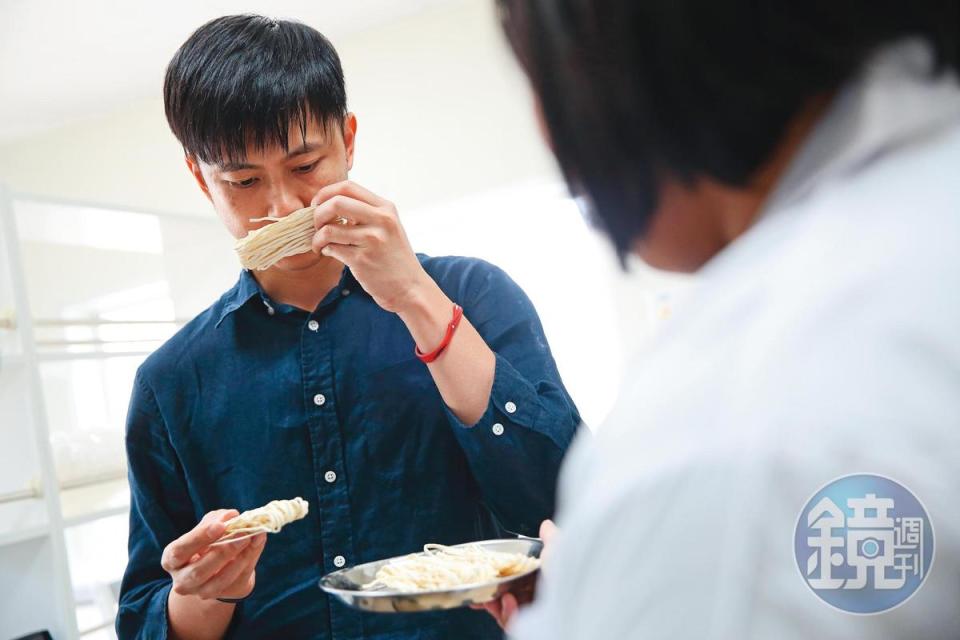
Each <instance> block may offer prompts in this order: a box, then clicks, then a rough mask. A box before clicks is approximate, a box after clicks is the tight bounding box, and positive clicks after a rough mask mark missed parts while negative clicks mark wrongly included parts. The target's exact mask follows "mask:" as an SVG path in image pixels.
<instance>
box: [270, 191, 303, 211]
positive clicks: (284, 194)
mask: <svg viewBox="0 0 960 640" xmlns="http://www.w3.org/2000/svg"><path fill="white" fill-rule="evenodd" d="M305 206H307V201H305V200H304V199H303V198H302V197H301V196H300V195H299V194H298V193H296V192H295V191H293V190H291V189H286V188H283V187H278V188H276V189H274V192H273V193H272V194H271V197H270V212H269V213H268V215H269V216H270V217H271V218H283V217H284V216H287V215H290V214H291V213H293V212H294V211H296V210H297V209H303V208H304V207H305Z"/></svg>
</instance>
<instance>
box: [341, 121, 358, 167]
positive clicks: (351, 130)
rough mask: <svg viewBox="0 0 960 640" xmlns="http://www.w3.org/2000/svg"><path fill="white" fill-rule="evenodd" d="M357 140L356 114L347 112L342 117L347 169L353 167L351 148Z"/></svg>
mask: <svg viewBox="0 0 960 640" xmlns="http://www.w3.org/2000/svg"><path fill="white" fill-rule="evenodd" d="M356 140H357V116H356V115H355V114H353V113H348V114H347V115H346V116H344V118H343V148H344V149H345V150H346V153H347V171H349V170H350V169H353V149H354V143H355V142H356Z"/></svg>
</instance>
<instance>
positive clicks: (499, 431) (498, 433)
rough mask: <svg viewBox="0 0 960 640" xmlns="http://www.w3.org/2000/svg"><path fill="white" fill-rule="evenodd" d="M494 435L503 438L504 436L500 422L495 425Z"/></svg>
mask: <svg viewBox="0 0 960 640" xmlns="http://www.w3.org/2000/svg"><path fill="white" fill-rule="evenodd" d="M493 435H495V436H502V435H503V425H502V424H500V423H499V422H498V423H497V424H495V425H493Z"/></svg>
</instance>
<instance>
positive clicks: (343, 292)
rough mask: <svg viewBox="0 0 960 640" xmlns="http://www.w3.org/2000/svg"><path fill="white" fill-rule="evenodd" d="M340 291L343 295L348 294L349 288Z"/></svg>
mask: <svg viewBox="0 0 960 640" xmlns="http://www.w3.org/2000/svg"><path fill="white" fill-rule="evenodd" d="M340 293H342V294H343V295H345V296H348V295H350V289H344V290H343V291H341V292H340Z"/></svg>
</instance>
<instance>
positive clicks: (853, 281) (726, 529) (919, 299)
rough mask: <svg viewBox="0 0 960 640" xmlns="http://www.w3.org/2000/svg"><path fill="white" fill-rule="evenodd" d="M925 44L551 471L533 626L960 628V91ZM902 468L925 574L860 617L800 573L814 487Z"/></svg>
mask: <svg viewBox="0 0 960 640" xmlns="http://www.w3.org/2000/svg"><path fill="white" fill-rule="evenodd" d="M929 59H930V56H929V52H928V50H927V48H926V47H925V46H924V45H922V44H921V43H919V42H909V43H903V44H900V45H898V46H895V47H890V48H888V49H887V50H885V51H883V52H882V53H881V54H880V55H878V56H876V57H875V58H874V59H873V60H872V62H871V64H870V65H868V66H867V68H866V69H865V71H864V72H863V73H862V74H861V76H860V77H859V78H858V79H857V80H856V81H855V82H852V83H850V85H849V86H847V87H846V88H845V89H844V90H843V91H842V92H841V93H840V94H838V96H837V98H836V99H835V100H834V102H833V104H832V105H831V107H830V108H829V110H828V113H827V114H826V115H825V117H824V118H823V119H822V120H821V122H820V123H819V124H818V125H817V126H816V128H815V130H814V132H813V134H812V135H811V136H810V138H809V139H808V141H807V142H806V143H805V144H804V146H803V147H802V149H801V151H800V153H799V154H798V156H797V157H796V158H795V160H794V161H793V162H792V164H791V167H790V169H789V170H788V172H787V174H786V176H785V177H784V179H783V180H782V181H781V182H780V185H779V187H778V189H777V190H776V192H775V194H774V196H773V197H772V198H771V203H770V204H769V205H768V207H767V208H766V209H765V211H764V213H763V215H762V216H761V217H760V219H759V220H758V221H757V223H756V224H755V225H754V226H753V227H752V228H751V229H750V230H749V231H748V232H747V233H745V234H744V235H743V236H742V237H741V238H739V239H737V240H736V241H735V242H734V243H733V244H732V245H731V246H730V247H728V248H727V249H725V250H724V251H723V252H722V253H721V254H720V255H719V256H717V257H716V258H714V259H713V260H712V261H711V262H710V263H709V264H708V265H707V266H706V267H705V268H704V269H703V270H702V272H701V274H700V276H699V277H698V282H697V284H696V285H695V287H694V290H693V291H692V292H690V294H689V295H688V296H687V297H686V298H685V299H684V301H683V302H682V303H681V308H680V309H679V310H678V312H677V313H676V314H675V316H674V318H673V319H672V320H671V321H669V325H668V326H667V327H666V328H665V330H664V332H663V333H662V334H661V335H660V336H659V337H658V338H657V339H656V340H655V341H654V342H655V343H654V344H652V345H651V346H650V347H649V348H648V349H647V350H646V351H645V352H644V353H642V354H640V355H639V357H638V358H637V360H636V363H635V365H634V366H633V367H632V368H631V372H630V374H629V375H628V382H627V383H626V384H625V386H624V389H623V391H622V393H621V397H620V400H619V402H618V404H617V406H616V408H615V409H614V411H613V413H612V415H611V417H610V418H609V420H608V422H607V423H606V424H605V425H603V426H602V427H601V428H600V429H598V432H597V434H596V436H595V437H594V438H593V439H592V441H587V440H582V441H580V442H578V443H577V445H576V446H575V447H574V450H573V451H572V452H571V454H570V457H569V459H568V461H567V463H566V465H565V468H564V470H563V473H562V476H561V484H560V510H559V514H558V519H559V524H560V528H561V534H560V538H559V540H558V542H557V544H556V545H555V547H554V548H553V549H552V550H551V557H550V559H549V561H548V563H547V566H546V568H545V571H544V577H543V580H542V581H541V584H540V587H539V593H538V598H537V601H536V603H535V604H534V605H532V606H530V607H529V608H526V609H524V610H522V611H521V612H520V613H519V614H518V615H517V616H516V618H515V620H514V621H513V625H512V627H511V629H510V631H511V635H512V636H513V637H515V638H517V639H519V640H565V639H574V638H576V639H591V640H592V639H594V638H597V639H616V640H621V639H629V638H644V639H657V638H698V639H699V638H764V639H766V638H776V639H778V640H783V639H791V638H797V639H798V640H799V639H801V638H802V639H804V640H807V639H809V638H817V639H820V640H822V639H828V638H944V637H948V636H949V637H957V636H958V634H960V86H958V83H957V79H956V77H955V76H940V77H938V78H931V77H930V76H929V74H927V72H926V71H927V68H928V67H929ZM858 472H866V473H874V474H880V475H885V476H888V477H891V478H894V479H896V480H898V481H899V482H901V483H902V484H903V485H905V486H906V487H907V488H908V489H910V490H911V491H912V492H913V493H914V495H916V496H917V497H918V498H919V499H920V500H921V501H922V502H923V504H924V505H925V507H926V509H927V513H928V515H929V516H930V518H931V520H932V522H933V526H934V531H935V536H936V540H935V554H936V555H935V560H934V563H933V566H932V570H931V571H930V573H929V575H928V577H927V578H926V582H925V583H924V584H923V585H922V587H921V588H920V589H919V591H918V592H916V594H915V595H914V596H913V597H912V598H911V599H910V600H908V601H907V602H906V603H904V604H903V605H902V606H900V607H898V608H896V609H894V610H892V611H888V612H885V613H882V614H879V615H871V616H856V615H852V614H848V613H845V612H842V611H839V610H836V609H833V608H831V607H830V606H828V605H827V604H825V603H824V602H822V601H821V600H820V599H818V597H817V596H816V595H815V594H814V593H813V592H812V591H811V589H810V588H809V587H808V586H807V585H806V583H805V582H804V581H803V579H802V577H801V574H800V572H799V570H798V568H797V563H796V560H795V558H794V553H793V535H794V527H795V525H796V523H797V517H798V514H799V513H800V511H801V509H802V508H803V507H804V504H805V503H806V501H807V500H808V499H809V498H810V496H811V495H812V494H813V493H814V492H815V491H817V490H818V489H819V488H820V487H821V486H823V485H824V484H826V483H827V482H829V481H831V480H833V479H834V478H837V477H839V476H843V475H847V474H851V473H858Z"/></svg>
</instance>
